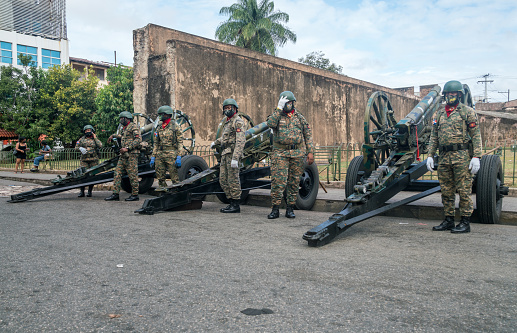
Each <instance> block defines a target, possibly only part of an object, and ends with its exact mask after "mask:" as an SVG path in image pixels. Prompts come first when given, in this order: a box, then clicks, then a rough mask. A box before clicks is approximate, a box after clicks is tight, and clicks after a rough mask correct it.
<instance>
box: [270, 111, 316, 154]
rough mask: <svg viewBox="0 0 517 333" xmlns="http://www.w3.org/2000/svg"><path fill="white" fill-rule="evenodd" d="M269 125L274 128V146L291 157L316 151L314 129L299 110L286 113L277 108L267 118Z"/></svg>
mask: <svg viewBox="0 0 517 333" xmlns="http://www.w3.org/2000/svg"><path fill="white" fill-rule="evenodd" d="M267 125H268V126H269V127H270V128H272V129H273V148H274V150H278V151H282V154H284V155H285V156H289V157H301V156H303V155H305V154H306V153H314V143H313V142H312V130H311V128H310V126H309V123H308V122H307V120H305V117H304V116H302V114H301V113H299V112H298V111H297V110H294V112H293V113H288V114H285V113H284V112H283V111H281V110H279V109H276V110H275V111H274V112H273V114H271V115H270V116H269V117H268V118H267Z"/></svg>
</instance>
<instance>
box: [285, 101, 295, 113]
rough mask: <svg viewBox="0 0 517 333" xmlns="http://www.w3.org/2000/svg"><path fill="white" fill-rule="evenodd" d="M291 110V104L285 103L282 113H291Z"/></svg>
mask: <svg viewBox="0 0 517 333" xmlns="http://www.w3.org/2000/svg"><path fill="white" fill-rule="evenodd" d="M292 110H293V102H288V103H285V106H284V111H285V112H291V111H292Z"/></svg>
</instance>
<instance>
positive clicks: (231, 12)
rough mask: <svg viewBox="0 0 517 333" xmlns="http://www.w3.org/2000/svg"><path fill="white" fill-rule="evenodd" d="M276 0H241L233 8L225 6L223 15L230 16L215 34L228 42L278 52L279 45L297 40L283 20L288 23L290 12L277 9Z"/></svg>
mask: <svg viewBox="0 0 517 333" xmlns="http://www.w3.org/2000/svg"><path fill="white" fill-rule="evenodd" d="M274 9H275V4H274V2H273V1H269V0H262V1H261V2H260V4H257V0H239V2H238V3H235V4H233V5H231V6H230V7H223V8H221V10H220V11H219V14H221V15H227V16H229V18H228V20H227V21H226V22H223V23H221V24H219V26H218V27H217V29H216V31H215V37H216V38H217V39H218V40H219V41H221V42H225V43H229V44H232V45H236V46H240V47H243V48H247V49H251V50H254V51H258V52H262V53H266V54H271V55H276V54H277V50H278V47H280V46H284V45H285V43H286V42H287V41H292V42H294V43H295V42H296V34H295V33H294V32H292V31H291V30H289V28H287V27H286V26H284V25H283V24H282V22H284V23H287V22H289V15H288V14H286V13H284V12H281V11H274Z"/></svg>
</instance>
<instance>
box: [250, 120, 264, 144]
mask: <svg viewBox="0 0 517 333" xmlns="http://www.w3.org/2000/svg"><path fill="white" fill-rule="evenodd" d="M268 129H269V126H268V125H267V121H265V122H263V123H260V124H258V125H256V126H254V127H252V128H250V129H249V130H247V131H246V132H245V134H246V140H249V139H250V138H251V137H253V136H254V135H257V134H260V133H262V132H264V131H266V130H268Z"/></svg>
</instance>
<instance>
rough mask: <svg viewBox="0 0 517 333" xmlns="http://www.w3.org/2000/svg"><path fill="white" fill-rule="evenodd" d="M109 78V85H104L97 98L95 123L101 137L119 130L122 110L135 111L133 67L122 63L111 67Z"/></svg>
mask: <svg viewBox="0 0 517 333" xmlns="http://www.w3.org/2000/svg"><path fill="white" fill-rule="evenodd" d="M107 79H108V81H109V85H107V86H104V87H102V89H100V91H99V93H98V94H97V98H96V99H95V103H96V105H97V112H95V114H94V116H93V123H95V124H96V126H97V127H96V130H97V135H98V136H99V137H100V138H107V137H108V136H109V135H110V134H112V133H114V132H115V131H116V130H117V126H118V115H119V114H120V113H121V112H122V111H129V112H131V113H133V112H134V109H133V69H132V68H128V67H123V66H121V65H119V66H117V67H110V68H109V69H108V75H107Z"/></svg>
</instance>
